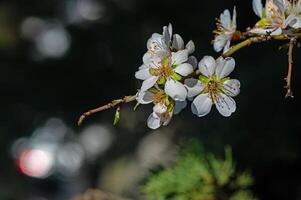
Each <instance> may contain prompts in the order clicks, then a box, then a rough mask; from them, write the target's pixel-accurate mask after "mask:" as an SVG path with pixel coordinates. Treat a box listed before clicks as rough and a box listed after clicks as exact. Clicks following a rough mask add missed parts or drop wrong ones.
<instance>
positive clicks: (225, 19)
mask: <svg viewBox="0 0 301 200" xmlns="http://www.w3.org/2000/svg"><path fill="white" fill-rule="evenodd" d="M220 20H221V23H222V26H223V27H225V28H227V29H228V30H231V15H230V11H229V10H228V9H226V10H224V12H223V13H222V14H221V15H220Z"/></svg>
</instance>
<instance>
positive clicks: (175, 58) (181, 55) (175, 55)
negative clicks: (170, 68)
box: [171, 49, 188, 65]
mask: <svg viewBox="0 0 301 200" xmlns="http://www.w3.org/2000/svg"><path fill="white" fill-rule="evenodd" d="M187 59H188V51H187V50H186V49H184V50H180V51H177V52H172V54H171V60H172V64H173V65H179V64H182V63H184V62H186V61H187Z"/></svg>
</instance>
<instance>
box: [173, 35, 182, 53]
mask: <svg viewBox="0 0 301 200" xmlns="http://www.w3.org/2000/svg"><path fill="white" fill-rule="evenodd" d="M172 47H173V48H174V49H176V50H182V49H184V41H183V38H182V37H181V36H180V35H178V34H174V36H173V42H172Z"/></svg>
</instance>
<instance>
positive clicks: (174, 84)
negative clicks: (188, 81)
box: [164, 79, 187, 101]
mask: <svg viewBox="0 0 301 200" xmlns="http://www.w3.org/2000/svg"><path fill="white" fill-rule="evenodd" d="M164 90H165V92H166V94H167V95H168V96H170V97H171V98H172V99H174V100H175V101H185V99H186V96H187V90H186V88H185V87H184V85H183V84H182V83H180V82H179V81H176V80H173V79H169V80H167V81H166V83H165V88H164Z"/></svg>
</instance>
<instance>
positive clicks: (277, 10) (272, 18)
mask: <svg viewBox="0 0 301 200" xmlns="http://www.w3.org/2000/svg"><path fill="white" fill-rule="evenodd" d="M253 10H254V12H255V14H256V15H257V16H258V17H260V20H259V21H258V22H257V23H256V25H255V27H254V28H253V29H251V30H250V31H249V32H251V33H254V34H259V35H267V34H269V35H280V34H282V30H283V29H285V28H286V27H287V25H288V22H289V19H288V18H286V17H285V12H284V11H285V5H284V3H283V1H282V0H266V4H265V7H263V4H262V0H253Z"/></svg>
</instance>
